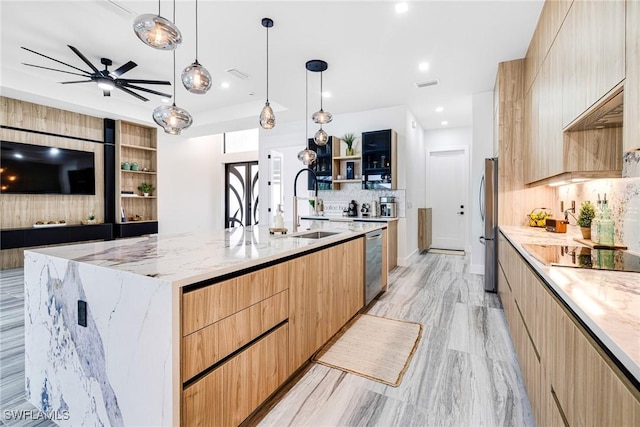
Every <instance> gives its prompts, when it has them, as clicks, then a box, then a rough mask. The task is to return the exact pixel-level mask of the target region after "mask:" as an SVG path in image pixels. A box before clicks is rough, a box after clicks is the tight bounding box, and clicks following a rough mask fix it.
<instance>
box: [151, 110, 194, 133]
mask: <svg viewBox="0 0 640 427" xmlns="http://www.w3.org/2000/svg"><path fill="white" fill-rule="evenodd" d="M153 121H155V122H156V123H157V124H158V126H160V127H162V128H163V129H164V131H165V132H166V133H168V134H171V135H180V132H182V131H183V130H185V129H187V128H188V127H189V126H191V124H192V123H193V118H192V117H191V114H189V112H188V111H187V110H185V109H184V108H180V107H177V106H176V104H173V105H161V106H159V107H156V109H155V110H153Z"/></svg>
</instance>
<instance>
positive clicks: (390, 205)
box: [380, 196, 398, 218]
mask: <svg viewBox="0 0 640 427" xmlns="http://www.w3.org/2000/svg"><path fill="white" fill-rule="evenodd" d="M380 216H381V217H382V218H395V217H397V216H398V213H397V204H396V198H395V197H393V196H386V197H380Z"/></svg>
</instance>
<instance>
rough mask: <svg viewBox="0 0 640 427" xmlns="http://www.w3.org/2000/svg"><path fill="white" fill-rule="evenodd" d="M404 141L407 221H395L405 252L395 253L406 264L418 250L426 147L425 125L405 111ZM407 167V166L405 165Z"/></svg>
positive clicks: (425, 178)
mask: <svg viewBox="0 0 640 427" xmlns="http://www.w3.org/2000/svg"><path fill="white" fill-rule="evenodd" d="M405 120H406V122H405V144H404V146H403V148H404V150H405V152H404V159H405V165H406V166H405V167H400V169H401V170H402V169H404V173H405V174H406V176H405V182H406V187H405V188H406V190H407V191H406V199H407V201H406V208H405V209H406V221H404V222H401V223H398V235H401V236H406V239H405V240H406V243H405V247H406V252H405V253H403V254H398V257H399V258H401V259H400V260H399V262H398V263H399V265H404V266H406V265H409V258H410V257H411V256H412V255H414V254H417V253H418V208H427V207H429V206H427V201H426V193H425V191H424V186H425V184H426V182H427V169H426V167H425V161H426V147H425V139H424V129H422V126H420V125H419V124H418V123H417V121H416V118H415V116H414V115H413V114H412V113H411V112H410V111H407V114H406V118H405ZM405 168H406V169H405Z"/></svg>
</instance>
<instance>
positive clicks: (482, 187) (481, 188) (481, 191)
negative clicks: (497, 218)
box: [478, 174, 484, 222]
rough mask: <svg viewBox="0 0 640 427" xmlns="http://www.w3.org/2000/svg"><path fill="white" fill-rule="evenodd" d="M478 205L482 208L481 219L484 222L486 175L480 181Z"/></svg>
mask: <svg viewBox="0 0 640 427" xmlns="http://www.w3.org/2000/svg"><path fill="white" fill-rule="evenodd" d="M478 205H479V206H480V217H481V218H482V222H484V174H482V179H481V180H480V191H479V192H478Z"/></svg>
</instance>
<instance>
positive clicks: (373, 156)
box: [362, 129, 398, 190]
mask: <svg viewBox="0 0 640 427" xmlns="http://www.w3.org/2000/svg"><path fill="white" fill-rule="evenodd" d="M397 145H398V134H397V133H396V131H394V130H392V129H386V130H377V131H372V132H362V162H363V164H362V188H364V189H369V190H373V189H396V188H398V176H397V175H398V174H397V168H396V162H397V160H396V157H397Z"/></svg>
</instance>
